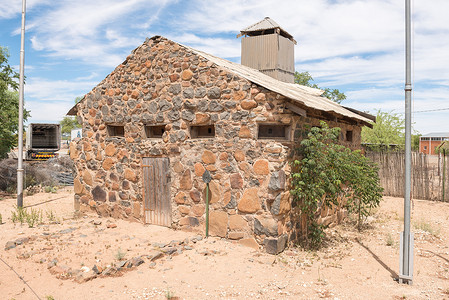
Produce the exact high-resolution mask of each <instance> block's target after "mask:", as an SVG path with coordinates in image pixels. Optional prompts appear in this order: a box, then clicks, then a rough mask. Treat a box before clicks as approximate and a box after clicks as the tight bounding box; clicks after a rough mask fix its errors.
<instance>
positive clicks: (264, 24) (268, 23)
mask: <svg viewBox="0 0 449 300" xmlns="http://www.w3.org/2000/svg"><path fill="white" fill-rule="evenodd" d="M273 28H279V29H280V28H281V26H279V24H278V23H276V22H275V21H274V20H272V19H271V18H270V17H265V19H263V20H261V21H259V22H257V23H255V24H253V25H250V26H248V27H246V28H245V29H243V30H240V32H250V31H259V30H267V29H273ZM284 31H285V30H284Z"/></svg>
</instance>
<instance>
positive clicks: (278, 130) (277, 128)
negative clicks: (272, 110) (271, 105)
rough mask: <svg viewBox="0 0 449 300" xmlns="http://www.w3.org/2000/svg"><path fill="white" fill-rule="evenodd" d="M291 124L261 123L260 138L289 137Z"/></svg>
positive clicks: (282, 138)
mask: <svg viewBox="0 0 449 300" xmlns="http://www.w3.org/2000/svg"><path fill="white" fill-rule="evenodd" d="M289 128H290V127H289V126H286V125H274V124H260V125H259V131H258V135H257V137H258V138H259V139H281V140H286V139H287V138H288V133H289Z"/></svg>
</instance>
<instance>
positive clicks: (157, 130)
mask: <svg viewBox="0 0 449 300" xmlns="http://www.w3.org/2000/svg"><path fill="white" fill-rule="evenodd" d="M164 132H165V125H155V126H152V125H151V126H150V125H146V126H145V136H146V138H147V139H160V138H162V135H163V134H164Z"/></svg>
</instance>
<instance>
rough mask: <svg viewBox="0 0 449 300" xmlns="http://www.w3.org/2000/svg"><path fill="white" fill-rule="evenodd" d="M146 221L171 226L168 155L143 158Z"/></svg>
mask: <svg viewBox="0 0 449 300" xmlns="http://www.w3.org/2000/svg"><path fill="white" fill-rule="evenodd" d="M142 163H143V194H144V201H145V223H147V224H155V225H162V226H167V227H170V226H171V221H172V216H171V202H170V168H169V167H170V165H169V161H168V158H166V157H144V158H143V161H142Z"/></svg>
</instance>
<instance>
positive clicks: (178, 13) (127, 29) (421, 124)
mask: <svg viewBox="0 0 449 300" xmlns="http://www.w3.org/2000/svg"><path fill="white" fill-rule="evenodd" d="M412 4H413V29H414V30H413V72H412V76H413V111H414V114H413V122H414V129H415V130H417V131H418V132H420V133H422V134H426V133H429V132H438V131H440V132H441V131H446V132H447V131H449V54H448V53H449V20H448V18H447V12H448V11H449V1H447V0H433V1H431V2H429V1H424V0H413V1H412ZM0 7H1V10H0V28H1V29H0V45H1V46H6V47H8V48H9V52H10V64H11V65H12V66H14V67H15V68H16V70H17V71H18V70H19V67H18V66H19V56H20V25H21V7H22V1H21V0H0ZM266 16H269V17H271V18H272V19H274V20H275V21H276V22H278V23H279V24H280V25H281V26H282V27H283V28H284V29H285V30H287V31H288V32H289V33H291V34H292V35H293V36H294V37H295V39H296V41H298V45H296V46H295V66H296V70H297V71H300V72H302V71H309V72H310V73H311V74H312V76H313V77H314V79H315V82H316V83H317V84H318V85H320V86H322V87H330V88H338V89H340V91H343V92H345V93H346V95H347V97H348V99H347V100H345V101H344V102H343V105H345V106H350V107H353V108H356V109H360V110H364V111H370V112H372V113H374V112H375V111H376V110H378V109H381V110H383V111H393V112H395V113H403V111H404V76H405V75H404V74H405V71H404V68H405V58H404V55H405V54H404V51H405V50H404V1H398V0H370V1H354V0H338V1H335V0H333V1H325V0H314V1H308V0H284V1H272V0H246V1H236V0H234V1H232V0H231V1H199V0H191V1H172V0H154V1H153V0H129V1H127V0H95V1H92V0H89V1H88V0H76V1H72V0H67V1H51V0H28V1H27V15H26V45H25V64H26V67H25V75H26V77H27V84H26V86H25V103H26V108H27V109H29V110H31V118H30V119H29V121H30V122H58V121H59V120H61V119H62V118H63V117H64V115H65V113H66V112H67V111H68V110H69V109H70V108H71V107H72V106H73V104H74V99H75V97H77V96H83V95H84V94H86V93H87V92H89V91H90V90H91V89H92V88H93V87H95V86H96V85H97V84H98V83H99V82H100V81H101V80H103V79H104V78H105V77H106V76H107V75H108V74H109V73H110V72H112V70H113V69H114V68H115V67H116V66H117V65H118V64H120V63H121V62H123V61H124V60H125V58H126V56H127V55H128V54H129V53H130V52H131V51H132V50H133V49H134V48H136V47H138V46H139V45H140V44H141V43H142V42H143V41H144V40H145V38H146V37H151V36H153V35H163V36H165V37H167V38H169V39H172V40H174V41H176V42H179V43H181V44H185V45H188V46H191V47H194V48H197V49H199V50H202V51H205V52H208V53H211V54H214V55H216V56H219V57H222V58H226V59H229V60H232V61H234V62H240V40H239V39H237V38H236V35H237V34H238V33H239V30H241V29H243V28H245V27H247V26H249V25H251V24H253V23H255V22H257V21H259V20H261V19H263V18H264V17H266ZM429 110H434V111H431V112H423V111H429Z"/></svg>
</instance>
